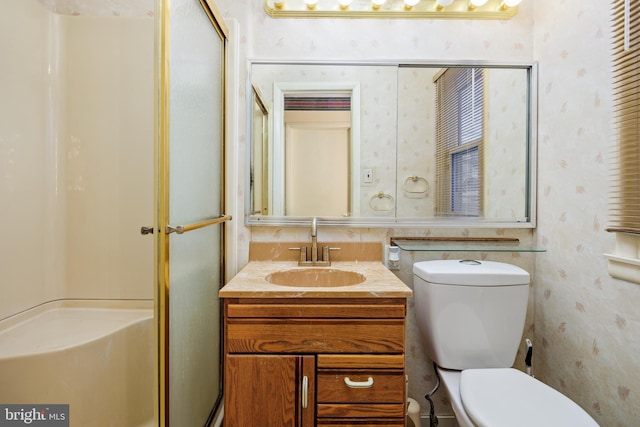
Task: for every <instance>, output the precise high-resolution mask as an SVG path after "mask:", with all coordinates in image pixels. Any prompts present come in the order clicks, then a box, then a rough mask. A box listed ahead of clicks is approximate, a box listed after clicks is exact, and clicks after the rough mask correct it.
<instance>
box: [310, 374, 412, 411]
mask: <svg viewBox="0 0 640 427" xmlns="http://www.w3.org/2000/svg"><path fill="white" fill-rule="evenodd" d="M317 384H318V394H317V399H318V402H352V403H394V402H396V403H402V402H404V388H405V384H406V380H405V376H404V373H403V372H384V371H367V370H343V371H337V372H318V377H317Z"/></svg>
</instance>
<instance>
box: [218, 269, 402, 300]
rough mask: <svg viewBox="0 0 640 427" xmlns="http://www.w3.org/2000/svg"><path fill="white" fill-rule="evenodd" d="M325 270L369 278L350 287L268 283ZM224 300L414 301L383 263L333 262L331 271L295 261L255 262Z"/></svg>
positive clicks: (225, 290)
mask: <svg viewBox="0 0 640 427" xmlns="http://www.w3.org/2000/svg"><path fill="white" fill-rule="evenodd" d="M305 268H322V269H335V270H347V271H355V272H358V273H360V274H362V275H364V276H365V277H366V280H365V281H364V282H362V283H358V284H356V285H350V286H331V287H318V286H283V285H276V284H273V283H269V282H267V280H266V279H265V277H266V276H267V275H268V274H270V273H273V272H277V271H285V270H292V269H305ZM219 295H220V298H410V297H411V296H412V295H413V292H412V291H411V289H410V288H409V287H408V286H407V285H405V284H404V283H403V282H402V280H400V279H398V277H396V275H395V274H393V273H392V272H391V271H389V269H387V267H385V266H384V265H383V264H382V263H381V262H333V263H331V266H330V267H313V266H309V267H299V266H298V263H297V262H295V261H251V262H249V264H247V266H246V267H244V268H243V269H242V270H241V271H240V272H239V273H238V274H237V275H236V276H235V277H234V278H233V279H231V280H230V281H229V283H227V284H226V285H225V286H224V287H223V288H222V289H220V293H219Z"/></svg>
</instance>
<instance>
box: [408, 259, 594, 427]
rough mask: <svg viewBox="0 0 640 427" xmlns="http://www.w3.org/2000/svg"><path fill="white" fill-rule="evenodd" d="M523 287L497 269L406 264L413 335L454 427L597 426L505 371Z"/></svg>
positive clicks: (520, 323)
mask: <svg viewBox="0 0 640 427" xmlns="http://www.w3.org/2000/svg"><path fill="white" fill-rule="evenodd" d="M529 282H530V277H529V273H527V272H526V271H524V270H523V269H521V268H520V267H517V266H514V265H511V264H506V263H500V262H491V261H476V260H437V261H422V262H417V263H415V264H414V265H413V284H414V289H413V295H414V302H415V310H416V316H417V320H418V328H419V330H420V333H421V335H422V339H423V341H424V344H425V347H426V349H427V352H428V354H429V356H430V357H431V359H432V360H433V361H434V363H435V364H436V371H437V374H438V376H439V378H440V380H441V382H442V385H443V386H444V388H445V389H446V392H447V394H448V396H449V399H450V401H451V406H452V409H453V412H454V414H455V416H456V420H457V421H458V424H459V425H460V427H514V426H518V427H539V426H545V427H556V426H557V427H566V426H580V427H591V426H598V424H597V423H596V422H595V421H594V420H593V418H591V417H590V416H589V414H587V412H586V411H584V410H583V409H582V408H581V407H580V406H578V405H577V404H576V403H575V402H573V401H572V400H570V399H569V398H568V397H566V396H564V395H563V394H562V393H559V392H558V391H556V390H554V389H553V388H551V387H549V386H547V385H545V384H544V383H542V382H540V381H538V380H536V379H534V378H533V377H531V376H529V375H527V374H525V373H524V372H522V371H519V370H517V369H514V368H512V367H511V366H512V365H513V362H514V361H515V357H516V353H517V351H518V346H519V345H520V340H521V338H522V332H523V329H524V323H525V316H526V312H527V300H528V298H529Z"/></svg>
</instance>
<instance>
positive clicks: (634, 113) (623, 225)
mask: <svg viewBox="0 0 640 427" xmlns="http://www.w3.org/2000/svg"><path fill="white" fill-rule="evenodd" d="M612 24H613V26H612V28H613V94H614V127H615V132H614V138H615V140H614V141H613V143H612V144H611V145H612V150H613V153H612V156H611V159H612V160H611V161H612V163H611V172H612V177H611V178H612V179H611V190H610V194H609V227H608V228H607V231H614V232H626V233H634V234H640V38H639V35H640V0H614V2H613V23H612Z"/></svg>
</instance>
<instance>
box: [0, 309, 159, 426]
mask: <svg viewBox="0 0 640 427" xmlns="http://www.w3.org/2000/svg"><path fill="white" fill-rule="evenodd" d="M154 354H155V345H154V324H153V308H152V302H150V301H143V302H133V301H76V300H73V301H55V302H50V303H46V304H42V305H40V306H38V307H36V308H34V309H31V310H28V311H26V312H23V313H20V314H18V315H15V316H12V317H10V318H7V319H5V320H2V321H0V403H2V404H7V403H17V404H69V412H70V417H69V418H70V425H71V426H72V427H76V426H77V427H89V426H96V427H104V426H114V427H116V426H117V427H127V426H131V427H138V426H145V425H152V424H153V418H154V387H155V375H154V373H155V364H154Z"/></svg>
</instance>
